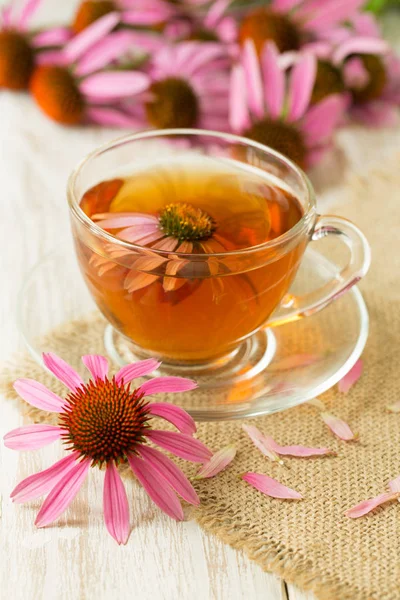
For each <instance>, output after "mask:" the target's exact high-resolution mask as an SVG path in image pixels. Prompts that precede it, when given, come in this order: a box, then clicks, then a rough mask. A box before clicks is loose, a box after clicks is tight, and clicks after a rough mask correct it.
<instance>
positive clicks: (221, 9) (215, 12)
mask: <svg viewBox="0 0 400 600" xmlns="http://www.w3.org/2000/svg"><path fill="white" fill-rule="evenodd" d="M231 3H232V0H215V2H214V3H213V4H211V6H210V8H209V10H208V12H207V14H206V16H205V18H204V23H205V25H206V26H207V27H208V28H212V27H215V26H216V25H217V24H218V21H219V20H220V19H221V17H223V16H224V13H225V11H226V9H227V8H228V6H229V5H230V4H231Z"/></svg>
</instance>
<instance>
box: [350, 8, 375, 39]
mask: <svg viewBox="0 0 400 600" xmlns="http://www.w3.org/2000/svg"><path fill="white" fill-rule="evenodd" d="M352 25H353V27H354V30H355V32H356V33H357V35H362V36H366V37H380V35H381V32H380V28H379V24H378V22H377V20H376V17H375V16H374V15H373V14H371V13H358V14H356V15H355V16H354V17H353V19H352Z"/></svg>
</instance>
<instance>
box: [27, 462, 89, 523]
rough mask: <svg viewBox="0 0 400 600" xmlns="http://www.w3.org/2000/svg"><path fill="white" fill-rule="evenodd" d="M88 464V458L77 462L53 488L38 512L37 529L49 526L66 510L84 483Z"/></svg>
mask: <svg viewBox="0 0 400 600" xmlns="http://www.w3.org/2000/svg"><path fill="white" fill-rule="evenodd" d="M90 464H91V459H90V458H85V459H83V460H82V461H81V462H77V463H76V464H75V465H74V466H73V467H72V468H71V469H69V471H68V472H67V473H66V474H65V475H64V477H62V478H61V479H60V481H59V482H58V483H57V484H56V485H55V486H54V488H53V489H52V490H51V492H50V494H49V495H48V496H47V498H46V500H45V501H44V502H43V504H42V507H41V509H40V511H39V512H38V515H37V517H36V521H35V525H36V526H37V527H44V526H45V525H49V523H52V522H53V521H55V520H56V519H57V518H58V517H59V516H60V515H61V513H63V512H64V510H65V509H66V508H68V506H69V505H70V504H71V502H72V500H73V499H74V498H75V496H76V494H77V493H78V492H79V490H80V488H81V486H82V484H83V482H84V481H85V479H86V475H87V472H88V470H89V467H90Z"/></svg>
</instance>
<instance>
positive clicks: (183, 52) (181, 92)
mask: <svg viewBox="0 0 400 600" xmlns="http://www.w3.org/2000/svg"><path fill="white" fill-rule="evenodd" d="M227 65H228V57H227V54H226V49H225V48H224V46H223V45H222V44H219V43H212V42H209V43H201V42H196V41H193V42H181V43H178V44H176V45H171V46H167V47H165V48H163V49H161V50H160V51H159V52H156V53H155V54H154V55H153V58H152V61H151V65H150V68H149V71H148V73H149V76H150V79H151V84H150V87H149V92H148V99H147V100H146V102H145V107H144V109H145V115H144V117H145V119H146V120H147V122H148V123H150V125H152V126H153V127H159V128H179V127H200V128H205V129H213V130H224V129H226V127H227V125H228V123H227V117H226V112H227V111H226V107H227V100H228V89H229V76H228V70H227Z"/></svg>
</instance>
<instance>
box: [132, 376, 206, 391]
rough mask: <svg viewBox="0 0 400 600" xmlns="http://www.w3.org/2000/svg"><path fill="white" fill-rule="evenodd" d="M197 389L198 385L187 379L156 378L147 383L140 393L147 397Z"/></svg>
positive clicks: (140, 389)
mask: <svg viewBox="0 0 400 600" xmlns="http://www.w3.org/2000/svg"><path fill="white" fill-rule="evenodd" d="M195 388H197V383H196V382H195V381H193V380H192V379H186V377H155V378H154V379H150V380H149V381H145V382H144V383H143V384H142V385H141V386H140V388H139V391H140V392H141V393H142V394H144V395H145V396H150V395H151V394H163V393H166V394H167V393H169V392H187V391H189V390H194V389H195Z"/></svg>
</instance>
